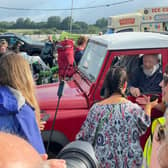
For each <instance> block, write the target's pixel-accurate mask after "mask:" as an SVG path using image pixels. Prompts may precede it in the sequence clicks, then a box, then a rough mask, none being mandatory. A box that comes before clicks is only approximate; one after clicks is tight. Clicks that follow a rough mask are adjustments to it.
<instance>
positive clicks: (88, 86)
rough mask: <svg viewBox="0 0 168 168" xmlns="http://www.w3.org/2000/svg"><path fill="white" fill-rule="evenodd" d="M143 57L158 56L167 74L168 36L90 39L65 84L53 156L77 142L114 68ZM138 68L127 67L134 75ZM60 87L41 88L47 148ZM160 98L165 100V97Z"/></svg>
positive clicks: (131, 34) (123, 35)
mask: <svg viewBox="0 0 168 168" xmlns="http://www.w3.org/2000/svg"><path fill="white" fill-rule="evenodd" d="M143 54H158V55H159V56H160V64H161V66H162V70H163V71H164V69H165V65H166V63H167V62H168V36H167V35H163V34H158V33H147V32H146V33H144V32H127V33H118V34H112V35H102V36H93V37H91V38H90V39H89V41H88V44H87V47H86V49H85V51H84V55H83V57H82V59H81V61H80V63H79V65H78V68H77V71H76V73H75V74H74V75H73V77H72V80H70V81H65V86H64V91H63V96H62V97H61V100H60V105H59V107H58V112H57V116H56V122H55V125H54V132H53V134H52V138H51V143H50V148H49V153H50V154H51V153H52V154H56V153H57V152H58V151H57V150H60V149H61V148H62V147H63V146H64V145H66V144H67V143H68V142H69V141H72V140H74V139H75V135H76V134H77V132H78V131H79V129H80V127H81V125H82V123H83V121H84V120H85V119H86V116H87V114H88V111H89V109H90V107H91V106H92V105H93V104H94V103H95V102H98V101H100V100H102V99H103V98H104V97H103V89H102V88H103V83H104V79H105V76H106V74H107V72H108V70H109V69H110V67H112V66H115V65H116V64H117V62H118V61H119V60H122V59H121V58H125V57H127V58H128V59H129V58H133V57H140V56H142V55H143ZM125 62H126V63H127V62H128V61H125ZM117 65H120V64H117ZM136 65H137V66H139V64H135V62H134V61H132V63H131V62H130V63H129V64H125V67H126V68H127V70H130V72H133V71H134V69H135V68H136V67H135V66H136ZM122 66H123V65H122ZM58 86H59V83H54V84H48V85H40V86H37V98H38V102H39V105H40V108H41V110H44V111H46V113H48V114H49V115H50V118H49V120H48V122H47V125H46V128H45V130H44V131H43V133H42V135H43V139H44V143H45V145H46V144H47V142H48V138H49V133H50V130H51V127H52V123H53V119H54V114H55V111H56V107H57V102H58V96H57V91H58ZM144 94H146V93H144ZM147 94H150V95H152V94H156V93H147ZM157 94H158V95H159V96H161V93H157ZM128 99H130V100H131V101H135V98H134V97H132V96H128ZM160 115H161V113H160V112H159V111H156V110H155V111H152V119H153V118H155V117H158V116H160ZM146 138H147V137H146V136H144V137H143V138H142V139H141V144H142V146H143V145H144V143H145V140H146Z"/></svg>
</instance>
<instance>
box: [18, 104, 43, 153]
mask: <svg viewBox="0 0 168 168" xmlns="http://www.w3.org/2000/svg"><path fill="white" fill-rule="evenodd" d="M16 118H17V120H18V122H19V124H20V130H21V131H22V133H23V135H24V137H25V139H26V140H27V141H28V142H29V143H30V144H31V145H32V146H33V147H34V148H35V149H36V150H37V152H38V153H39V154H45V153H46V152H45V148H44V144H43V141H42V137H41V133H40V130H39V128H38V125H37V122H36V118H35V112H34V111H33V109H32V108H31V107H30V106H29V105H27V104H25V105H23V107H22V108H21V110H20V111H19V113H18V114H17V115H16Z"/></svg>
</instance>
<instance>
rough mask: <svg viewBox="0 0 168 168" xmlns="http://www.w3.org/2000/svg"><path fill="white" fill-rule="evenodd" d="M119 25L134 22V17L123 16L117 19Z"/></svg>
mask: <svg viewBox="0 0 168 168" xmlns="http://www.w3.org/2000/svg"><path fill="white" fill-rule="evenodd" d="M119 22H120V25H128V24H134V23H135V18H124V19H120V20H119Z"/></svg>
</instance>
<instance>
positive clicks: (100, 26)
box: [95, 18, 107, 28]
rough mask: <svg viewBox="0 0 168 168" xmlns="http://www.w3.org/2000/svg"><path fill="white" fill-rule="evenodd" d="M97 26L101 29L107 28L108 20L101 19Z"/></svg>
mask: <svg viewBox="0 0 168 168" xmlns="http://www.w3.org/2000/svg"><path fill="white" fill-rule="evenodd" d="M95 26H97V27H99V28H104V27H107V19H106V18H101V19H98V20H97V21H96V24H95Z"/></svg>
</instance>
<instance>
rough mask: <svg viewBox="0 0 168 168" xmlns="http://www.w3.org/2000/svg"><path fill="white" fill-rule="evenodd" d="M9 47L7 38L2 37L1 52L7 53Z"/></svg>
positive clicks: (0, 42)
mask: <svg viewBox="0 0 168 168" xmlns="http://www.w3.org/2000/svg"><path fill="white" fill-rule="evenodd" d="M7 47H8V43H7V41H6V40H5V39H1V40H0V53H2V54H3V53H6V50H7Z"/></svg>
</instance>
